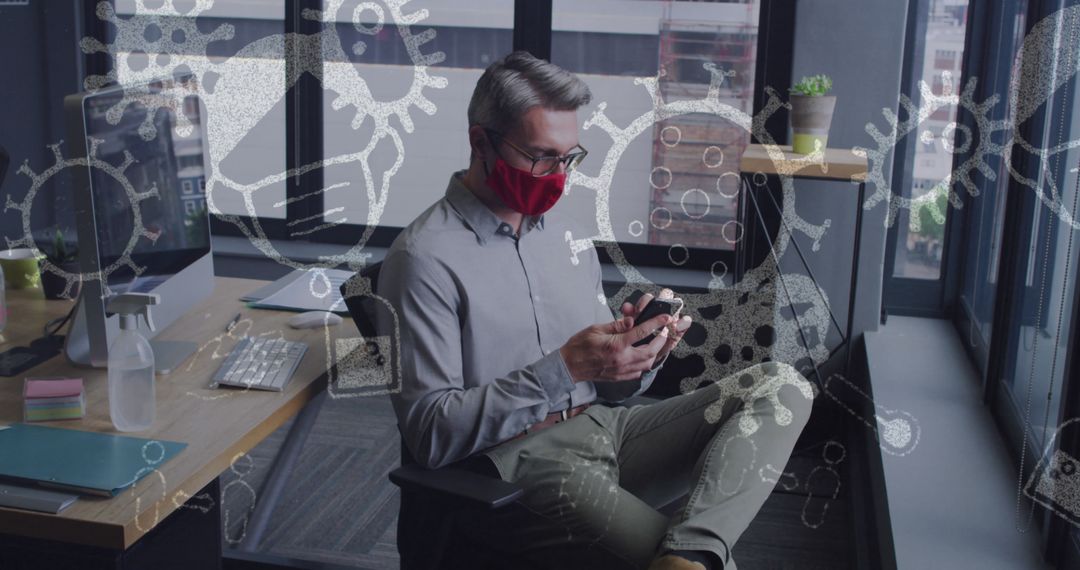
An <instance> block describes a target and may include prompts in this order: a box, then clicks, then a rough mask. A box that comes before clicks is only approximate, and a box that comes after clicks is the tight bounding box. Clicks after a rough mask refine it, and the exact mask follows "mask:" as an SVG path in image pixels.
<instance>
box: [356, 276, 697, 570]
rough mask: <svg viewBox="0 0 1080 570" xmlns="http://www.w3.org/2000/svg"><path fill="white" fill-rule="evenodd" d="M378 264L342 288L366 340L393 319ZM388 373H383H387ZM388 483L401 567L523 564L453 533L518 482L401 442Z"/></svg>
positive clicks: (500, 501) (501, 504) (670, 508)
mask: <svg viewBox="0 0 1080 570" xmlns="http://www.w3.org/2000/svg"><path fill="white" fill-rule="evenodd" d="M381 266H382V264H381V263H375V264H373V265H369V266H368V267H365V268H364V269H363V270H361V271H360V272H359V273H357V274H356V275H354V276H353V277H351V278H350V279H349V280H348V281H346V282H345V283H343V284H342V286H341V295H342V297H343V298H344V299H345V305H346V306H347V307H348V308H349V314H350V315H352V318H353V322H354V323H356V326H357V328H358V329H359V331H360V334H361V335H362V336H363V337H364V338H366V339H374V338H376V337H378V336H379V335H380V333H381V332H383V331H379V330H378V329H377V328H376V322H377V321H376V319H377V318H382V319H383V322H393V321H392V319H394V315H393V312H392V311H388V310H387V307H388V306H389V305H388V304H387V302H386V301H385V299H383V298H382V297H379V296H378V293H377V292H376V288H377V287H378V281H379V270H380V268H381ZM384 344H391V345H393V344H395V343H393V342H391V343H384ZM387 356H390V355H387ZM382 362H384V365H388V366H392V365H394V364H395V361H394V359H393V358H392V357H391V358H387V359H386V360H384V361H382ZM391 376H392V374H390V373H387V377H391ZM655 401H657V398H652V397H649V396H636V397H633V398H630V399H628V400H626V401H623V402H620V403H619V404H614V405H619V406H632V405H635V404H647V403H651V402H655ZM399 427H400V426H399ZM390 481H391V482H392V483H394V484H395V485H397V486H398V487H399V488H401V508H400V510H399V511H398V537H397V542H398V552H399V554H400V555H401V568H402V569H403V570H413V569H418V568H499V569H502V568H508V567H512V568H522V567H523V563H522V561H520V560H506V559H505V558H504V557H502V556H503V555H501V554H500V553H499V552H497V551H496V550H494V549H493V548H492V545H489V544H476V543H475V542H474V541H472V540H470V539H469V537H467V536H466V535H464V534H463V533H456V532H454V529H455V527H456V524H457V523H458V522H459V521H462V520H465V518H466V517H468V516H470V515H475V514H476V512H477V511H483V510H493V509H503V508H514V507H513V504H514V503H515V502H516V501H517V500H518V498H520V497H521V495H522V494H523V493H524V490H523V489H522V488H521V487H519V486H518V485H515V484H512V483H507V482H505V481H503V480H502V479H499V478H497V477H493V476H489V475H485V474H482V473H479V472H476V471H473V470H468V469H465V468H462V467H461V466H460V464H459V465H448V466H446V467H443V468H441V469H425V468H423V467H420V466H419V465H417V464H416V462H415V461H414V460H413V458H412V455H411V454H410V453H409V450H408V448H407V447H406V446H405V444H404V441H402V443H401V467H398V468H397V469H395V470H394V471H392V472H391V473H390ZM685 496H686V495H685V493H680V492H674V491H673V492H672V493H669V494H668V495H666V496H663V497H655V498H653V500H652V501H649V502H650V503H655V504H653V506H654V507H656V508H657V509H659V510H660V511H661V512H664V513H666V514H669V515H670V514H672V513H674V511H675V509H676V508H677V507H678V505H679V504H681V499H682V498H684V497H685Z"/></svg>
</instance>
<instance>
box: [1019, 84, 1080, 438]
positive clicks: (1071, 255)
mask: <svg viewBox="0 0 1080 570" xmlns="http://www.w3.org/2000/svg"><path fill="white" fill-rule="evenodd" d="M1078 83H1080V82H1078V81H1077V79H1076V77H1075V76H1073V78H1072V79H1071V80H1070V81H1069V82H1068V83H1067V84H1065V85H1062V86H1061V87H1059V88H1058V89H1056V90H1055V91H1054V92H1053V93H1052V95H1053V96H1052V97H1050V98H1048V99H1047V100H1046V102H1045V103H1043V105H1044V106H1045V116H1046V117H1051V118H1052V119H1048V120H1047V121H1046V129H1045V130H1044V131H1043V134H1042V136H1041V137H1040V140H1035V141H1032V142H1033V145H1034V146H1035V147H1037V148H1042V149H1057V150H1052V151H1050V152H1049V153H1048V160H1047V162H1046V163H1045V166H1046V167H1045V168H1039V170H1038V174H1037V183H1038V185H1039V187H1040V188H1041V189H1042V190H1043V191H1044V192H1045V193H1046V194H1044V199H1045V200H1047V201H1048V202H1052V203H1053V204H1054V205H1055V207H1057V206H1060V208H1061V211H1060V212H1054V211H1052V209H1051V208H1050V207H1049V206H1048V205H1047V204H1046V203H1044V202H1043V201H1040V200H1039V199H1037V198H1035V197H1034V191H1033V189H1031V188H1028V187H1027V186H1020V185H1016V186H1014V187H1015V188H1018V189H1019V191H1021V192H1025V193H1028V194H1030V195H1031V200H1032V201H1033V202H1034V209H1033V211H1032V215H1031V218H1030V226H1029V231H1026V232H1024V233H1023V234H1022V236H1018V237H1017V239H1019V240H1020V241H1019V244H1018V245H1019V247H1021V248H1023V249H1022V250H1021V252H1022V253H1021V265H1020V268H1019V270H1018V271H1017V274H1016V275H1014V276H1012V277H1011V279H1012V280H1013V286H1014V287H1015V288H1016V290H1018V291H1020V292H1021V294H1020V295H1019V298H1018V299H1017V303H1016V304H1015V305H1014V306H1013V307H1012V316H1011V318H1012V322H1013V323H1016V324H1017V325H1018V326H1017V327H1016V329H1015V330H1014V331H1011V332H1012V334H1011V336H1010V341H1009V342H1010V345H1009V351H1010V360H1009V363H1008V367H1007V369H1006V378H1005V384H1006V386H1007V387H1008V389H1009V390H1008V392H1009V394H1010V395H1011V397H1012V398H1011V399H1012V403H1013V404H1014V406H1015V411H1016V413H1017V417H1018V418H1020V420H1021V422H1022V423H1023V424H1024V425H1026V426H1027V428H1028V429H1029V430H1030V435H1031V437H1032V438H1033V439H1034V441H1035V443H1036V445H1038V446H1039V449H1041V448H1042V446H1045V445H1047V444H1048V443H1049V438H1050V437H1051V436H1052V435H1053V433H1054V432H1055V431H1056V429H1057V426H1058V422H1059V416H1060V408H1061V396H1062V393H1063V391H1064V390H1063V383H1064V381H1065V376H1064V375H1065V361H1066V358H1067V356H1068V351H1069V343H1070V341H1071V339H1070V334H1069V333H1070V331H1071V330H1072V322H1071V315H1072V313H1073V311H1072V307H1073V302H1074V300H1073V299H1074V297H1075V294H1076V290H1077V276H1078V272H1077V264H1078V261H1080V255H1078V253H1080V244H1078V243H1076V241H1077V238H1080V233H1078V232H1077V230H1076V229H1075V227H1074V226H1073V224H1076V222H1075V221H1073V222H1072V223H1071V224H1070V223H1069V222H1068V221H1066V220H1067V219H1066V216H1069V217H1071V219H1072V220H1076V219H1077V216H1078V215H1080V201H1078V200H1077V198H1078V196H1077V192H1078V184H1080V180H1078V176H1080V172H1078V169H1077V168H1076V164H1078V161H1080V148H1078V147H1076V146H1075V144H1070V141H1076V140H1080V112H1078V111H1080V100H1078V99H1077V97H1076V96H1077V94H1078V90H1080V84H1078ZM1052 188H1056V189H1057V191H1058V192H1060V195H1059V196H1057V197H1056V198H1057V200H1056V201H1055V200H1054V198H1052V197H1051V196H1053V193H1052V190H1051V189H1052ZM1035 453H1038V451H1036V452H1035Z"/></svg>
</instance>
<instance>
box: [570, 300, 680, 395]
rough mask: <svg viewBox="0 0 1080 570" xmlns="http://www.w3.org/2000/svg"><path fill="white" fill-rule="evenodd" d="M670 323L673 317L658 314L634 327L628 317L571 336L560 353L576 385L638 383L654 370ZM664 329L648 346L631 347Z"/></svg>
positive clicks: (630, 318)
mask: <svg viewBox="0 0 1080 570" xmlns="http://www.w3.org/2000/svg"><path fill="white" fill-rule="evenodd" d="M670 322H672V317H671V316H670V315H657V316H655V317H653V318H651V319H649V320H647V321H645V322H643V323H641V324H640V325H638V326H636V327H635V326H634V319H633V317H629V316H627V317H623V318H621V319H619V320H617V321H612V322H610V323H604V324H600V325H593V326H591V327H587V328H585V329H582V330H581V331H580V332H578V333H577V334H575V335H574V336H572V337H570V340H568V341H566V344H564V345H563V346H562V347H561V348H559V352H560V353H562V357H563V361H565V362H566V368H567V369H568V370H569V371H570V377H571V378H573V379H574V382H584V381H586V380H594V381H599V382H619V381H624V380H637V379H638V378H640V377H641V373H642V372H645V371H646V370H649V369H650V368H652V365H653V362H655V361H656V354H657V353H658V352H659V351H660V350H661V349H662V348H663V347H664V344H665V342H666V341H667V337H668V334H669V333H668V328H667V326H666V325H667V324H668V323H670ZM661 327H663V330H662V331H660V334H658V335H656V338H654V339H653V340H652V341H651V342H650V343H649V344H645V345H642V346H632V345H633V344H634V343H635V342H637V341H639V340H641V339H643V338H645V337H647V336H649V335H650V334H652V333H653V332H655V331H656V329H658V328H661Z"/></svg>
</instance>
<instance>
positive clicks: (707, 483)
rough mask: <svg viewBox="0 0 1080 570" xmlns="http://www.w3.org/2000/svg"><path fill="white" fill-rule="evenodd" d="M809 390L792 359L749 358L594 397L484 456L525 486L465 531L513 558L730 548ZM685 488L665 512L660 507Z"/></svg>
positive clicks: (768, 484)
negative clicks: (680, 390)
mask: <svg viewBox="0 0 1080 570" xmlns="http://www.w3.org/2000/svg"><path fill="white" fill-rule="evenodd" d="M813 397H814V392H813V390H812V388H811V386H810V384H809V383H808V382H807V381H806V380H805V379H804V378H803V377H802V376H801V375H800V374H799V373H798V372H797V371H796V370H795V369H794V368H792V367H791V366H788V365H786V364H782V363H774V362H769V363H764V364H758V365H755V366H752V367H749V368H747V369H745V370H743V371H740V372H738V373H736V374H732V375H731V376H728V377H726V378H723V379H722V380H720V381H719V382H715V383H712V384H709V385H707V386H704V387H701V388H699V389H698V390H695V391H694V392H691V393H689V394H684V395H680V396H676V397H673V398H669V399H667V400H664V401H661V402H657V403H654V404H649V405H640V406H633V407H629V408H626V407H621V408H620V407H606V406H597V405H594V406H592V407H590V408H589V409H588V410H586V411H585V413H583V414H581V415H578V416H576V417H574V418H571V419H570V420H568V421H566V422H563V423H560V424H557V425H555V426H552V427H550V428H547V429H544V430H541V431H538V432H535V433H532V434H529V435H528V436H526V437H524V438H521V439H517V440H512V441H509V442H506V443H503V444H501V445H499V446H497V447H495V448H493V449H491V450H489V451H487V452H486V455H487V456H488V457H489V458H490V459H491V461H492V462H493V463H494V464H495V467H496V468H497V469H498V472H499V475H500V476H501V477H502V479H503V480H505V481H511V482H516V483H517V484H519V485H521V486H522V487H523V488H524V489H525V494H524V496H523V497H522V499H521V500H520V501H519V502H518V503H517V504H515V505H513V506H512V507H509V508H505V509H500V510H498V511H495V512H487V513H482V514H481V515H479V516H477V517H476V520H470V521H468V522H467V523H466V524H465V525H464V526H465V527H466V528H464V529H463V530H465V531H466V532H468V533H470V534H471V535H473V537H474V538H475V539H479V540H482V541H483V542H484V543H485V544H488V545H491V546H492V547H494V548H496V549H502V550H503V551H504V552H505V553H506V554H507V557H508V559H510V560H521V561H522V562H523V563H525V562H526V561H527V562H531V563H532V564H533V565H534V566H539V567H552V568H563V569H565V568H575V567H582V568H644V567H646V566H648V564H649V562H650V561H651V560H652V559H653V558H654V557H655V556H656V555H657V554H658V553H659V552H662V551H663V550H666V549H671V550H707V551H711V552H714V553H716V554H717V555H718V556H719V557H720V559H721V560H723V561H724V562H725V568H734V567H735V564H734V562H733V561H732V557H731V549H732V548H733V546H734V545H735V542H736V541H737V540H738V539H739V536H740V535H742V533H743V531H745V530H746V528H747V526H749V524H750V521H751V520H753V518H754V516H755V515H756V514H757V512H758V510H759V509H760V508H761V505H762V504H763V503H764V502H765V500H766V499H767V498H768V496H769V493H771V492H772V489H773V487H774V486H775V484H776V481H777V479H778V477H779V475H780V473H781V472H782V471H783V469H784V466H785V465H786V464H787V461H788V458H789V457H790V455H791V450H792V448H793V447H794V446H795V441H796V440H797V439H798V437H799V433H800V432H801V431H802V429H803V426H805V425H806V421H807V419H809V415H810V409H811V404H812V400H813ZM687 492H689V495H688V497H687V500H686V503H685V504H684V505H683V506H682V507H681V508H680V509H679V511H678V512H676V514H675V515H674V516H672V517H670V518H669V517H667V516H665V515H663V514H661V513H660V512H659V511H657V509H656V507H660V506H663V505H665V504H667V503H669V502H671V501H672V500H674V499H676V498H678V497H681V496H683V495H685V494H686V493H687Z"/></svg>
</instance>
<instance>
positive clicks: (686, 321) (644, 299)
mask: <svg viewBox="0 0 1080 570" xmlns="http://www.w3.org/2000/svg"><path fill="white" fill-rule="evenodd" d="M659 296H660V298H661V299H674V298H675V292H674V291H672V290H671V289H668V288H666V287H665V288H663V289H661V290H660V295H659ZM652 300H653V294H652V293H646V294H644V295H642V296H641V298H640V299H638V301H637V304H636V305H632V304H630V303H629V302H626V303H623V304H622V314H623V315H624V317H630V319H631V321H630V322H633V321H634V319H637V316H638V315H639V314H641V311H644V310H645V306H646V305H648V304H649V302H650V301H652ZM681 310H682V309H681V308H680V309H679V311H681ZM679 311H676V312H675V315H674V320H672V322H671V323H670V324H668V325H667V331H668V335H667V342H666V343H664V346H663V347H662V348H661V349H660V352H658V353H656V360H657V361H660V360H663V358H664V357H665V356H667V354H668V353H669V352H671V350H672V349H674V348H675V345H677V344H679V341H680V340H682V337H683V335H684V334H686V331H687V330H689V329H690V324H691V322H692V319H691V318H690V315H683V316H682V317H681V318H680V317H679Z"/></svg>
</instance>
